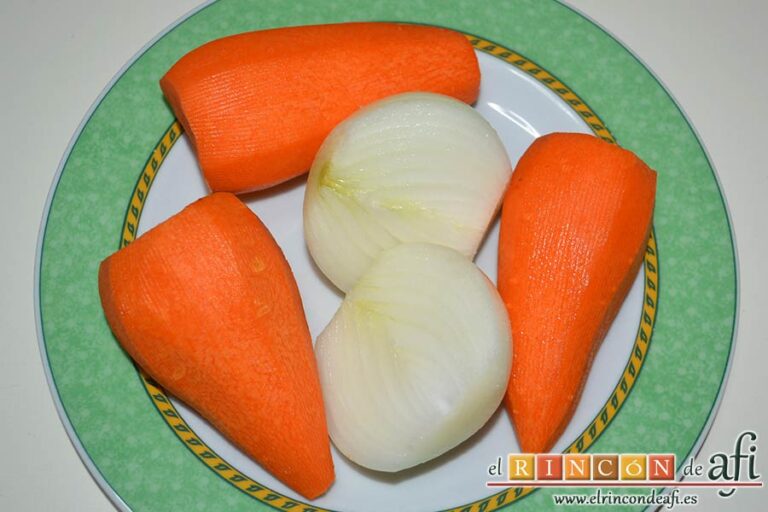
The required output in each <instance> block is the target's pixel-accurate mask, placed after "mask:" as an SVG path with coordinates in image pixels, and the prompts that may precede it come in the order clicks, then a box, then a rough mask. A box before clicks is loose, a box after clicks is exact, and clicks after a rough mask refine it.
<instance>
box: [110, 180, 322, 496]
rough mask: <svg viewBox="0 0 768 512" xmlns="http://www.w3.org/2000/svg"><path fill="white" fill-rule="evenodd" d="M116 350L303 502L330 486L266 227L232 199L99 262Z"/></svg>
mask: <svg viewBox="0 0 768 512" xmlns="http://www.w3.org/2000/svg"><path fill="white" fill-rule="evenodd" d="M99 293H100V295H101V301H102V305H103V307H104V313H105V315H106V318H107V321H108V322H109V325H110V327H111V328H112V331H113V332H114V334H115V336H116V337H117V339H118V341H119V342H120V344H121V345H122V346H123V348H124V349H125V350H126V352H128V354H130V356H131V357H133V359H134V360H135V361H136V362H137V363H138V364H139V366H141V367H142V368H143V369H144V370H145V371H146V372H147V373H148V374H149V375H150V376H151V377H152V378H154V379H155V380H156V381H157V382H158V383H159V384H160V385H161V386H163V387H164V388H165V389H166V390H168V391H169V392H170V393H172V394H173V395H175V396H177V397H178V398H179V399H181V400H183V401H184V402H185V403H187V404H188V405H189V406H191V407H192V408H193V409H195V410H196V411H198V412H199V413H200V414H201V415H202V416H203V417H205V418H206V419H207V420H208V421H209V422H210V423H211V424H212V425H213V426H214V427H216V428H217V429H218V430H219V431H220V432H221V433H222V434H224V435H225V436H226V437H227V438H228V439H230V440H231V441H232V442H233V443H235V444H236V445H237V446H239V447H240V448H241V449H242V450H243V451H244V452H245V453H247V454H248V455H250V456H251V457H253V458H254V459H255V460H256V461H258V462H259V463H260V464H261V465H262V466H263V467H264V468H265V469H267V470H268V471H269V472H271V473H272V474H273V475H274V476H275V477H276V478H278V479H280V480H281V481H283V482H284V483H285V484H286V485H288V486H289V487H291V488H292V489H294V490H295V491H297V492H299V493H301V494H302V495H304V496H306V497H307V498H315V497H317V496H319V495H321V494H323V493H324V492H325V491H326V490H327V489H328V487H329V486H330V485H331V483H332V482H333V479H334V473H333V462H332V460H331V452H330V443H329V438H328V431H327V427H326V420H325V411H324V409H323V402H322V395H321V391H320V382H319V378H318V373H317V366H316V363H315V358H314V354H313V351H312V341H311V338H310V334H309V330H308V328H307V322H306V319H305V317H304V310H303V308H302V303H301V298H300V296H299V291H298V288H297V286H296V282H295V280H294V278H293V274H292V273H291V269H290V267H289V266H288V262H287V261H286V260H285V257H284V256H283V253H282V252H281V251H280V248H279V247H278V246H277V244H276V243H275V241H274V239H273V238H272V236H271V235H270V233H269V231H268V230H267V228H266V227H265V226H264V224H262V223H261V221H260V220H259V219H258V217H256V216H255V215H254V214H253V213H252V212H251V211H250V210H249V209H248V208H247V207H246V206H245V205H243V203H241V202H240V201H239V200H238V199H237V198H236V197H235V196H233V195H232V194H225V193H217V194H213V195H211V196H208V197H206V198H204V199H201V200H199V201H197V202H195V203H193V204H191V205H189V206H188V207H186V208H185V209H184V210H183V211H182V212H180V213H178V214H177V215H175V216H173V217H171V218H170V219H168V220H167V221H165V222H163V223H162V224H160V225H159V226H157V227H155V228H154V229H152V230H151V231H149V232H147V233H146V234H144V235H142V236H141V237H140V238H138V239H137V240H136V241H135V242H133V243H132V244H131V245H129V246H127V247H125V248H123V249H120V250H119V251H118V252H116V253H115V254H113V255H112V256H110V257H108V258H107V259H106V260H104V261H103V262H102V264H101V267H100V269H99Z"/></svg>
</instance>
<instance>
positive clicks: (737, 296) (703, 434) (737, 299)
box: [555, 0, 741, 510]
mask: <svg viewBox="0 0 768 512" xmlns="http://www.w3.org/2000/svg"><path fill="white" fill-rule="evenodd" d="M555 1H556V2H557V3H559V4H560V5H562V6H563V7H565V8H566V9H568V10H570V11H571V12H573V13H574V14H576V15H578V16H581V17H582V18H584V19H585V20H586V21H588V22H589V23H591V24H593V25H594V26H595V27H597V28H598V29H600V30H601V31H602V32H604V33H605V34H606V35H607V36H608V37H610V38H611V39H612V40H613V41H614V42H615V43H616V44H618V45H619V46H620V47H621V48H623V49H624V51H626V52H627V54H629V56H630V57H632V58H633V59H635V61H636V62H637V63H638V64H640V65H641V66H642V67H643V68H644V69H645V70H646V71H647V72H648V73H649V74H650V75H651V78H653V80H654V81H655V82H656V83H657V84H658V85H659V87H661V88H662V89H663V90H664V93H665V94H666V95H667V96H668V97H669V99H670V100H672V103H673V104H674V106H675V108H676V109H677V111H678V112H679V113H680V115H681V116H682V117H683V120H685V124H686V125H688V128H689V129H690V130H691V132H692V133H693V136H694V137H695V138H696V143H697V144H698V146H699V148H700V149H701V152H702V153H704V157H705V158H706V159H707V164H708V165H709V168H710V170H711V172H712V177H713V178H714V180H715V184H716V185H717V192H718V195H719V196H720V201H721V202H722V204H723V209H724V210H725V220H726V224H727V227H728V233H729V235H730V239H731V249H732V250H733V271H734V275H733V290H734V305H733V306H734V314H733V323H732V325H731V340H730V348H729V351H728V360H727V362H726V365H725V369H724V370H723V375H722V377H721V379H720V386H719V389H718V391H717V396H716V397H715V401H714V402H713V404H712V408H711V409H710V411H709V414H708V416H707V420H706V421H705V422H704V424H703V425H702V427H701V430H700V431H699V434H698V436H697V438H696V441H695V442H694V443H693V445H692V446H691V449H690V450H689V451H688V454H687V455H686V456H685V457H684V458H683V461H682V462H681V464H680V468H678V470H677V475H676V476H677V478H678V479H682V478H681V477H682V476H683V475H682V468H683V465H684V464H685V461H687V460H688V459H689V458H691V457H694V458H696V457H698V455H699V453H700V452H701V449H702V447H703V446H704V442H705V441H706V440H707V437H708V436H709V433H710V431H711V430H712V424H713V423H714V421H715V417H716V416H717V413H718V411H719V410H720V405H721V403H722V401H723V396H724V395H725V389H726V387H727V385H728V380H729V377H730V375H731V368H732V366H733V355H734V354H735V352H736V342H737V338H738V331H739V316H740V312H741V307H740V306H741V293H740V291H741V290H740V287H739V277H740V276H741V270H740V268H739V249H738V242H737V241H736V231H735V230H734V229H733V219H732V217H731V209H730V207H729V206H728V199H727V197H726V194H725V190H724V189H723V184H722V181H721V180H720V175H719V174H718V172H717V168H716V167H715V165H714V163H713V161H712V157H711V155H710V153H709V150H707V147H706V146H705V145H704V142H703V141H702V138H701V135H700V134H699V131H698V130H697V129H696V126H695V125H694V124H693V123H692V122H691V118H690V116H689V115H688V112H686V111H685V109H684V108H683V106H682V105H681V103H680V102H679V101H678V100H677V98H676V97H675V95H674V94H672V91H671V90H670V89H669V87H668V86H667V84H666V83H665V82H664V81H663V80H662V79H661V78H660V77H659V76H658V75H657V74H656V72H655V71H654V70H653V68H652V67H651V66H649V65H648V64H647V63H646V62H645V60H643V59H642V58H641V57H640V56H639V55H638V54H637V53H635V51H634V50H632V48H631V47H630V46H629V45H627V44H625V43H624V41H622V40H621V39H620V38H619V37H618V36H617V35H616V34H614V33H613V32H612V31H610V30H608V29H607V28H606V27H605V26H604V25H603V24H602V23H600V22H598V21H597V20H595V19H594V18H592V17H591V16H590V15H588V14H586V13H585V12H583V11H582V10H581V9H579V8H578V7H576V6H574V5H571V4H570V3H568V2H567V1H566V0H555ZM670 490H671V488H666V489H663V490H662V492H661V493H660V494H668V493H669V492H670ZM643 510H653V508H652V507H650V506H649V507H646V508H645V509H643Z"/></svg>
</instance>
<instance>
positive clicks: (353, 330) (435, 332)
mask: <svg viewBox="0 0 768 512" xmlns="http://www.w3.org/2000/svg"><path fill="white" fill-rule="evenodd" d="M511 349H512V343H511V333H510V326H509V320H508V317H507V313H506V310H505V308H504V304H503V302H502V301H501V298H500V297H499V295H498V293H497V291H496V288H495V287H494V286H493V284H492V283H491V282H490V281H489V280H488V278H487V277H486V276H485V275H484V274H483V273H482V272H481V271H480V270H479V269H478V268H477V267H476V266H475V265H474V264H473V263H472V262H470V261H469V260H467V259H466V258H465V257H464V256H462V255H461V254H459V253H458V252H456V251H454V250H452V249H449V248H447V247H443V246H438V245H434V244H426V243H413V244H402V245H398V246H396V247H394V248H392V249H389V250H387V251H385V252H383V253H382V254H381V255H380V257H379V258H378V259H377V260H376V261H375V262H374V263H373V265H372V266H371V267H370V268H369V269H368V271H367V272H366V273H365V274H364V275H363V276H362V277H361V278H360V280H359V281H358V282H357V283H356V284H355V285H354V287H353V288H352V289H351V290H350V292H349V293H348V294H347V296H346V298H345V299H344V301H343V303H342V305H341V307H340V308H339V310H338V311H337V313H336V315H335V316H334V317H333V319H332V320H331V322H330V323H329V325H328V326H327V327H326V329H325V330H324V331H323V332H322V333H321V334H320V336H319V337H318V340H317V344H316V346H315V352H316V355H317V359H318V368H319V372H320V381H321V385H322V389H323V396H324V399H325V404H326V413H327V416H328V423H329V432H330V435H331V438H332V440H333V442H334V444H335V445H336V447H337V448H338V449H339V450H340V451H341V452H342V453H343V454H344V455H346V456H347V457H348V458H349V459H351V460H352V461H353V462H355V463H357V464H359V465H361V466H364V467H367V468H370V469H374V470H379V471H388V472H395V471H399V470H402V469H406V468H409V467H412V466H415V465H417V464H421V463H423V462H426V461H428V460H430V459H433V458H435V457H437V456H438V455H441V454H443V453H445V452H446V451H448V450H450V449H451V448H453V447H454V446H456V445H458V444H460V443H461V442H462V441H464V440H466V439H467V438H468V437H470V436H471V435H472V434H474V433H475V432H476V431H477V430H478V429H480V427H482V426H483V425H484V424H485V423H486V422H487V421H488V419H489V418H490V417H491V416H492V414H493V413H494V411H495V410H496V409H497V407H498V405H499V404H500V402H501V400H502V397H503V396H504V392H505V390H506V387H507V382H508V380H509V372H510V366H511V357H512V356H511V353H512V350H511Z"/></svg>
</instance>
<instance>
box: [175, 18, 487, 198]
mask: <svg viewBox="0 0 768 512" xmlns="http://www.w3.org/2000/svg"><path fill="white" fill-rule="evenodd" d="M479 86H480V70H479V67H478V63H477V58H476V56H475V53H474V51H473V50H472V46H471V45H470V43H469V42H468V41H467V39H466V38H465V37H464V36H463V35H461V34H459V33H457V32H454V31H451V30H447V29H443V28H437V27H427V26H419V25H405V24H397V23H341V24H336V25H314V26H303V27H289V28H279V29H273V30H263V31H257V32H248V33H245V34H239V35H234V36H229V37H225V38H222V39H217V40H215V41H212V42H210V43H207V44H205V45H203V46H201V47H199V48H197V49H195V50H192V51H191V52H189V53H188V54H186V55H185V56H184V57H182V58H181V59H180V60H179V61H178V62H177V63H176V64H175V65H174V66H173V67H171V69H170V70H169V71H168V73H166V75H165V76H164V77H163V78H162V79H161V80H160V87H161V88H162V90H163V93H165V97H166V98H167V99H168V101H169V103H170V104H171V107H172V108H173V111H174V113H175V114H176V117H177V118H178V119H179V121H180V122H181V124H182V125H183V126H184V129H185V130H186V132H187V134H188V135H189V137H190V139H191V141H192V144H193V145H194V147H195V150H196V152H197V157H198V160H199V162H200V166H201V168H202V170H203V174H204V175H205V179H206V180H207V182H208V185H209V186H210V188H211V189H212V190H216V191H229V192H247V191H251V190H257V189H262V188H265V187H269V186H271V185H275V184H277V183H280V182H282V181H285V180H288V179H290V178H293V177H294V176H298V175H299V174H302V173H304V172H306V171H307V170H308V169H309V167H310V165H311V164H312V159H313V158H314V156H315V153H316V152H317V150H318V148H319V147H320V144H321V143H322V142H323V139H325V137H326V136H327V135H328V133H330V131H331V129H332V128H333V127H334V126H336V124H338V123H339V122H341V121H342V120H343V119H345V118H346V117H347V116H349V115H350V114H352V113H353V112H354V111H355V110H357V109H358V108H360V107H362V106H365V105H367V104H369V103H371V102H373V101H376V100H378V99H381V98H384V97H386V96H390V95H392V94H398V93H402V92H409V91H427V92H435V93H441V94H446V95H448V96H453V97H455V98H457V99H459V100H462V101H465V102H467V103H472V102H473V101H475V100H476V99H477V94H478V90H479Z"/></svg>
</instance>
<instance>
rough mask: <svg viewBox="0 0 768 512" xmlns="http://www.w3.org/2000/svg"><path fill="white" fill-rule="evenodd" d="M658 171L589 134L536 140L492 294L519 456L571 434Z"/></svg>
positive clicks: (504, 227) (505, 213)
mask: <svg viewBox="0 0 768 512" xmlns="http://www.w3.org/2000/svg"><path fill="white" fill-rule="evenodd" d="M655 193H656V173H655V172H654V171H653V170H651V169H650V168H649V167H648V166H647V165H645V164H644V163H643V162H642V161H641V160H640V159H639V158H637V157H636V156H635V155H634V154H633V153H631V152H630V151H627V150H624V149H622V148H620V147H618V146H616V145H613V144H609V143H607V142H605V141H602V140H600V139H598V138H596V137H593V136H591V135H583V134H576V133H556V134H552V135H547V136H544V137H541V138H539V139H537V140H536V141H535V142H534V143H533V144H532V145H531V146H530V148H528V150H527V151H526V152H525V154H524V155H523V157H522V158H521V159H520V162H519V163H518V165H517V167H516V169H515V172H514V174H513V175H512V180H511V182H510V186H509V189H508V190H507V193H506V196H505V198H504V203H503V207H502V217H501V233H500V238H499V283H498V286H499V292H500V293H501V296H502V298H503V299H504V302H505V304H506V307H507V311H508V313H509V318H510V321H511V324H512V332H513V339H514V346H513V357H512V375H511V378H510V382H509V387H508V389H507V394H506V399H505V402H506V405H507V409H508V410H509V412H510V414H511V415H512V420H513V422H514V425H515V430H516V432H517V437H518V440H519V442H520V447H521V449H522V450H523V451H524V452H531V453H537V452H546V451H549V450H550V449H551V448H552V446H553V445H554V444H555V442H556V441H557V439H558V438H559V437H560V435H561V434H562V432H563V430H564V429H565V427H566V426H567V425H568V423H569V421H570V420H571V417H572V416H573V412H574V410H575V408H576V405H577V403H578V401H579V398H580V397H581V392H582V390H583V387H584V382H585V381H586V378H587V374H588V373H589V368H590V366H591V364H592V360H593V358H594V355H595V352H596V351H597V348H598V347H599V346H600V343H601V342H602V340H603V338H604V337H605V334H606V332H607V330H608V327H609V326H610V325H611V323H612V322H613V319H614V317H615V316H616V313H617V312H618V310H619V307H620V306H621V304H622V302H623V301H624V298H625V297H626V295H627V293H628V292H629V289H630V287H631V285H632V282H633V281H634V279H635V277H636V276H637V272H638V269H639V267H640V264H641V262H642V259H643V254H644V251H645V245H646V241H647V239H648V235H649V231H650V229H651V218H652V214H653V205H654V197H655Z"/></svg>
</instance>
